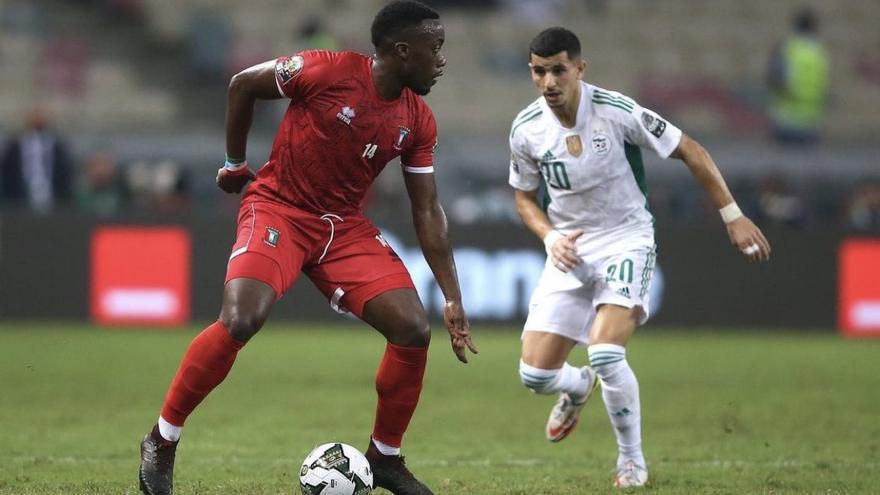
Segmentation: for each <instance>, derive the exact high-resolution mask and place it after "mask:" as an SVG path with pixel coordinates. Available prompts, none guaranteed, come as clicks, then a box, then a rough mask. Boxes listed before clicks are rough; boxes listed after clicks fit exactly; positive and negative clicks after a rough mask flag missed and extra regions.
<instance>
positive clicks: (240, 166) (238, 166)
mask: <svg viewBox="0 0 880 495" xmlns="http://www.w3.org/2000/svg"><path fill="white" fill-rule="evenodd" d="M247 166H248V162H247V160H244V161H243V162H241V163H232V162H230V161H229V160H226V163H224V164H223V168H225V169H226V170H229V171H230V172H238V171H239V170H241V169H243V168H247Z"/></svg>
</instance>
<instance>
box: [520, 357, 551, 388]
mask: <svg viewBox="0 0 880 495" xmlns="http://www.w3.org/2000/svg"><path fill="white" fill-rule="evenodd" d="M535 371H536V368H532V367H531V366H528V365H526V364H525V363H523V362H522V361H520V363H519V379H520V381H521V382H522V384H523V385H525V387H526V388H527V389H529V390H531V391H532V392H534V393H536V394H552V393H553V392H555V390H554V389H553V382H554V381H555V380H556V375H557V374H559V370H540V371H541V373H540V374H538V373H536V372H535Z"/></svg>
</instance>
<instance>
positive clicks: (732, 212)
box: [718, 201, 743, 223]
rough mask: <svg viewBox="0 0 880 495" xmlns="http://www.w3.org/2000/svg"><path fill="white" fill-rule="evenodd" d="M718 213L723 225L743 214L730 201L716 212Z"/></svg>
mask: <svg viewBox="0 0 880 495" xmlns="http://www.w3.org/2000/svg"><path fill="white" fill-rule="evenodd" d="M718 213H720V214H721V219H722V220H724V223H730V222H732V221H734V220H736V219H737V218H739V217H741V216H743V212H742V210H740V209H739V206H737V204H736V201H732V202H731V203H730V204H728V205H727V206H725V207H724V208H721V209H720V210H718Z"/></svg>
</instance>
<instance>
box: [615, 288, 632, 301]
mask: <svg viewBox="0 0 880 495" xmlns="http://www.w3.org/2000/svg"><path fill="white" fill-rule="evenodd" d="M617 293H618V294H619V295H621V296H623V297H625V298H627V299H629V287H621V288H619V289H617Z"/></svg>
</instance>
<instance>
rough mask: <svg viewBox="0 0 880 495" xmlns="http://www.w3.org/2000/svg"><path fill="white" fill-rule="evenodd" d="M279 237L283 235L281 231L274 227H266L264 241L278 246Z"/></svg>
mask: <svg viewBox="0 0 880 495" xmlns="http://www.w3.org/2000/svg"><path fill="white" fill-rule="evenodd" d="M279 237H281V232H279V231H278V230H277V229H273V228H272V227H266V235H265V236H264V237H263V242H265V243H266V244H268V245H270V246H272V247H278V238H279Z"/></svg>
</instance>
